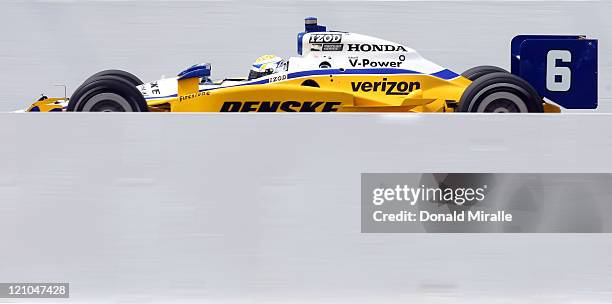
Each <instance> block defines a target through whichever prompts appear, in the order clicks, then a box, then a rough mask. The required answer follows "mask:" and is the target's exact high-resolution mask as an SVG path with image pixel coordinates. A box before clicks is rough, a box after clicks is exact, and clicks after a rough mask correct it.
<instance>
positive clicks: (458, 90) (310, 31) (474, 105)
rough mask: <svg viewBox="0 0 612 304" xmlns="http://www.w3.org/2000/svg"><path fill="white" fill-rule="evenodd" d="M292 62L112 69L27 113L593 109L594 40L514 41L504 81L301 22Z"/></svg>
mask: <svg viewBox="0 0 612 304" xmlns="http://www.w3.org/2000/svg"><path fill="white" fill-rule="evenodd" d="M297 52H298V54H299V55H300V56H299V57H291V58H289V59H287V60H284V59H282V58H279V57H276V56H273V55H267V56H262V57H260V58H259V59H258V60H257V61H256V62H255V63H254V64H253V66H252V67H251V72H250V74H249V76H248V77H245V78H240V79H237V78H231V79H223V80H213V79H212V78H211V66H210V64H198V65H194V66H192V67H190V68H188V69H186V70H184V71H182V72H180V73H179V74H178V76H177V77H174V78H166V79H160V80H156V81H152V82H148V83H143V82H142V81H141V80H140V79H138V77H136V76H134V75H132V74H130V73H128V72H124V71H120V70H107V71H103V72H100V73H97V74H95V75H93V76H91V77H90V78H89V79H87V80H86V81H85V82H84V83H83V84H82V85H81V86H80V87H78V88H77V89H76V90H75V91H74V93H73V94H72V96H71V97H70V98H66V97H64V98H46V97H45V96H43V97H42V98H41V99H40V100H39V101H37V102H36V103H34V104H33V105H32V106H30V107H29V108H28V109H27V111H29V112H36V111H43V112H52V111H77V112H148V111H156V112H163V111H181V112H502V113H503V112H560V109H561V108H565V109H595V108H596V107H597V40H594V39H587V38H586V37H585V36H535V35H522V36H517V37H515V38H514V39H513V40H512V43H511V72H507V71H506V70H504V69H501V68H498V67H494V66H479V67H475V68H472V69H469V70H467V71H465V72H464V73H463V74H461V75H459V74H457V73H455V72H453V71H451V70H449V69H446V68H444V67H441V66H439V65H437V64H435V63H433V62H431V61H428V60H426V59H425V58H423V57H421V56H420V55H419V54H418V53H417V52H416V51H415V50H413V49H411V48H409V47H407V46H404V45H401V44H397V43H393V42H390V41H386V40H383V39H379V38H374V37H370V36H365V35H360V34H355V33H349V32H341V31H328V30H327V28H326V27H325V26H322V25H319V24H318V23H317V19H316V18H312V17H311V18H306V20H305V31H304V32H301V33H299V34H298V35H297Z"/></svg>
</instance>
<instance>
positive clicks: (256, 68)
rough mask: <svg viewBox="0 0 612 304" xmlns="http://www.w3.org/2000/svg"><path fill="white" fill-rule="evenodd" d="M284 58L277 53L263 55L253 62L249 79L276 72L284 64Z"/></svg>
mask: <svg viewBox="0 0 612 304" xmlns="http://www.w3.org/2000/svg"><path fill="white" fill-rule="evenodd" d="M283 62H284V61H283V58H280V57H278V56H276V55H263V56H261V57H259V58H257V59H256V60H255V62H253V65H252V66H251V71H250V72H249V80H251V79H256V78H259V77H262V76H266V75H270V74H273V73H276V72H277V71H278V69H279V68H281V67H282V66H283Z"/></svg>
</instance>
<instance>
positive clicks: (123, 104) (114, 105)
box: [83, 93, 133, 112]
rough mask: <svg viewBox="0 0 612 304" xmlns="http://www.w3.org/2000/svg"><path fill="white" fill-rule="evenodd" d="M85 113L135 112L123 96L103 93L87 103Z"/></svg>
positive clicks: (84, 108)
mask: <svg viewBox="0 0 612 304" xmlns="http://www.w3.org/2000/svg"><path fill="white" fill-rule="evenodd" d="M83 111H84V112H133V109H132V106H131V105H130V103H129V102H128V101H127V100H126V99H125V98H123V97H122V96H121V95H118V94H115V93H102V94H97V95H95V96H93V97H91V98H90V99H89V100H87V101H86V102H85V106H84V107H83Z"/></svg>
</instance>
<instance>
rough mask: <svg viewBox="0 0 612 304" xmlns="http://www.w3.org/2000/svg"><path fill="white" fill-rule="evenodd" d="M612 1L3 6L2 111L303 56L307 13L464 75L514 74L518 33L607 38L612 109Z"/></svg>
mask: <svg viewBox="0 0 612 304" xmlns="http://www.w3.org/2000/svg"><path fill="white" fill-rule="evenodd" d="M610 12H612V3H610V1H223V0H220V1H193V0H192V1H169V0H168V1H166V0H161V1H160V0H155V1H151V0H134V1H116V0H113V1H102V0H100V1H66V0H38V1H33V0H25V1H11V0H9V1H2V2H1V3H0V28H2V35H1V36H0V68H1V69H2V70H3V72H2V73H0V83H1V84H2V89H1V90H0V111H12V110H17V109H21V108H24V107H26V106H28V105H29V104H30V103H31V102H32V101H33V100H35V99H36V98H37V97H38V95H39V94H41V93H43V92H44V93H47V94H51V95H60V96H62V95H63V88H60V87H53V85H54V84H66V85H67V86H68V91H69V93H68V94H69V95H70V92H72V90H74V89H75V88H76V87H77V86H78V85H80V84H81V82H82V81H83V80H85V79H86V78H87V77H88V76H90V75H91V74H94V73H95V72H98V71H100V70H103V69H108V68H119V69H125V70H127V71H130V72H132V73H134V74H136V75H137V76H139V77H140V78H141V79H143V80H144V81H145V82H146V81H150V80H155V79H158V78H160V76H162V75H165V76H167V77H172V76H175V75H176V74H177V73H178V72H180V71H181V70H182V69H184V68H186V67H188V66H190V65H192V64H194V63H201V62H210V63H212V65H213V76H214V77H219V78H222V77H225V76H245V75H246V74H247V73H248V70H249V67H250V64H251V63H252V61H254V60H255V58H257V57H259V56H260V55H262V54H269V53H273V54H276V55H279V56H283V57H288V56H296V55H297V54H296V34H297V33H298V32H300V31H302V30H303V28H304V24H303V23H304V22H303V18H304V17H306V16H317V17H319V22H320V23H321V24H325V25H327V26H328V27H329V28H331V29H336V30H347V31H352V32H357V33H363V34H369V35H373V36H377V37H381V38H384V39H387V40H391V41H395V42H398V43H403V44H405V45H408V46H410V47H412V48H414V49H416V50H417V51H419V52H420V53H421V54H422V55H423V56H424V57H425V58H428V59H430V60H432V61H434V62H436V63H438V64H440V65H442V66H445V67H447V68H449V69H451V70H453V71H455V72H458V73H461V72H463V71H464V70H466V69H468V68H471V67H474V66H477V65H484V64H489V65H497V66H500V67H504V68H507V69H509V67H510V55H509V54H510V40H511V39H512V38H513V37H514V36H515V35H517V34H530V33H533V34H585V35H588V36H590V37H593V38H598V39H600V45H599V59H600V63H599V70H600V81H599V88H600V89H599V94H600V97H601V98H600V100H601V103H600V104H601V108H600V111H606V112H612V106H609V104H610V98H611V97H612V86H611V81H612V58H610V56H607V55H608V54H610V53H611V52H612V47H610V43H609V41H610V40H612V39H610V38H612V33H611V32H610V30H609V29H610V28H612V20H611V18H609V14H610Z"/></svg>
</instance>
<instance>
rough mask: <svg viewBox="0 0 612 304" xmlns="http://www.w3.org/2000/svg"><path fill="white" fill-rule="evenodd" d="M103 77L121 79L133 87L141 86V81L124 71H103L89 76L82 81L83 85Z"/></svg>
mask: <svg viewBox="0 0 612 304" xmlns="http://www.w3.org/2000/svg"><path fill="white" fill-rule="evenodd" d="M103 76H115V77H119V78H123V79H125V80H127V81H128V82H130V83H131V84H132V85H134V86H139V85H142V84H143V82H142V80H140V78H138V77H136V75H134V74H132V73H129V72H126V71H122V70H105V71H101V72H98V73H95V74H93V75H91V77H89V78H87V80H85V81H83V84H87V83H88V82H91V81H92V80H94V79H96V78H99V77H103Z"/></svg>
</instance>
